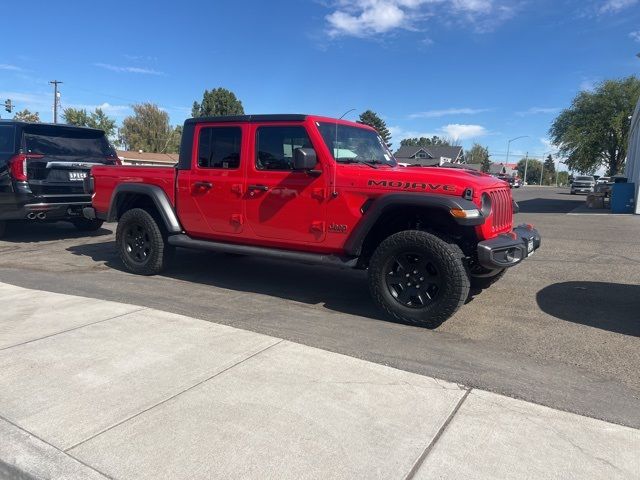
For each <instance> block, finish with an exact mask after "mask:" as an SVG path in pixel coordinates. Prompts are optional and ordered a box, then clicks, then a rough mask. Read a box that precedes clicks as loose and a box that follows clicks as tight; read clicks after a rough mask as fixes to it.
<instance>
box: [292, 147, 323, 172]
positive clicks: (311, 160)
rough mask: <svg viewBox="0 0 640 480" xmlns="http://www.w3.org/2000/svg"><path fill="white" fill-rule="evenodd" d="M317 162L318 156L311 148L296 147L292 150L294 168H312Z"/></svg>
mask: <svg viewBox="0 0 640 480" xmlns="http://www.w3.org/2000/svg"><path fill="white" fill-rule="evenodd" d="M317 164H318V157H317V155H316V151H315V150H314V149H313V148H296V149H295V150H294V151H293V169H294V170H313V169H314V168H315V166H316V165H317Z"/></svg>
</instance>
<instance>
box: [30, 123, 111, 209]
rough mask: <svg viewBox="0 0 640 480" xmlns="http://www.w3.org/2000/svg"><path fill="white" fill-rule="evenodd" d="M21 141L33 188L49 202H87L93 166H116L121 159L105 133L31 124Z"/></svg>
mask: <svg viewBox="0 0 640 480" xmlns="http://www.w3.org/2000/svg"><path fill="white" fill-rule="evenodd" d="M21 142H22V150H23V152H24V153H25V154H26V155H27V181H28V183H29V187H30V188H31V191H32V192H33V193H34V194H35V195H38V196H42V197H44V198H43V200H44V201H48V202H56V201H62V200H64V201H71V200H72V199H74V198H75V199H76V200H79V201H84V200H86V198H85V197H86V195H84V191H83V188H82V180H83V179H84V177H85V176H86V175H87V174H88V173H89V170H90V169H91V167H92V166H94V165H104V164H115V163H116V158H117V157H116V153H115V151H114V150H113V148H112V147H111V146H110V145H109V142H108V141H107V139H106V138H105V135H104V132H102V131H101V130H94V129H88V128H78V127H68V126H57V125H37V124H34V125H27V126H25V127H24V129H23V133H22V139H21ZM62 197H64V198H62Z"/></svg>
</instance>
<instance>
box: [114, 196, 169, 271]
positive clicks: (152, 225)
mask: <svg viewBox="0 0 640 480" xmlns="http://www.w3.org/2000/svg"><path fill="white" fill-rule="evenodd" d="M116 245H117V249H118V254H119V255H120V259H121V260H122V263H124V265H125V266H126V267H127V269H128V270H130V271H131V272H133V273H137V274H139V275H155V274H157V273H160V272H161V271H162V270H164V268H165V267H166V265H167V263H168V261H169V257H170V254H171V252H172V250H173V249H172V247H171V246H170V245H167V244H166V243H165V240H164V236H163V235H162V231H161V229H160V227H159V226H158V224H157V222H156V220H155V219H154V218H153V216H152V215H151V214H150V213H149V212H147V211H146V210H143V209H141V208H133V209H131V210H127V211H126V212H125V213H124V214H123V215H122V217H120V220H119V222H118V228H117V229H116Z"/></svg>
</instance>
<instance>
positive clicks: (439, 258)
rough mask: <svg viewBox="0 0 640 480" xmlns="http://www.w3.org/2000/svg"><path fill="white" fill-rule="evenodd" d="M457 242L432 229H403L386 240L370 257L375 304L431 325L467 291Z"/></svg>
mask: <svg viewBox="0 0 640 480" xmlns="http://www.w3.org/2000/svg"><path fill="white" fill-rule="evenodd" d="M463 258H464V254H463V253H462V251H461V250H460V247H458V245H456V244H455V243H453V242H449V241H447V240H445V239H443V238H440V237H438V236H436V235H433V234H431V233H427V232H423V231H418V230H407V231H403V232H399V233H395V234H393V235H391V236H390V237H388V238H387V239H385V240H384V241H383V242H382V243H381V244H380V245H379V246H378V248H377V249H376V251H375V252H374V254H373V256H372V257H371V261H370V262H369V273H368V275H369V288H370V290H371V295H372V297H373V299H374V301H375V302H376V304H377V305H378V306H379V307H380V308H381V309H382V310H383V311H384V312H386V313H387V314H388V315H390V316H391V317H392V318H394V319H396V320H399V321H401V322H406V323H412V324H414V325H418V326H422V327H427V328H435V327H437V326H439V325H440V324H441V323H442V322H444V321H445V320H447V319H448V318H449V317H451V316H452V315H453V314H454V313H455V312H456V311H457V310H458V309H459V308H460V307H461V306H462V305H463V304H464V302H465V301H466V299H467V297H468V295H469V275H468V274H467V270H466V267H465V265H464V263H463Z"/></svg>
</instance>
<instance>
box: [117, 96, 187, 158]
mask: <svg viewBox="0 0 640 480" xmlns="http://www.w3.org/2000/svg"><path fill="white" fill-rule="evenodd" d="M132 108H133V115H131V116H128V117H127V118H125V119H124V120H123V122H122V128H121V129H120V135H121V137H122V141H123V143H124V144H125V145H126V146H127V148H129V149H130V150H142V151H144V152H160V153H172V152H175V151H177V145H179V143H180V140H179V137H180V134H181V132H182V129H181V128H180V127H175V128H174V127H172V126H171V125H169V115H168V114H167V112H164V111H162V110H160V109H159V108H158V106H157V105H155V104H153V103H140V104H137V105H133V107H132Z"/></svg>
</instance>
